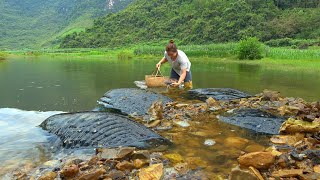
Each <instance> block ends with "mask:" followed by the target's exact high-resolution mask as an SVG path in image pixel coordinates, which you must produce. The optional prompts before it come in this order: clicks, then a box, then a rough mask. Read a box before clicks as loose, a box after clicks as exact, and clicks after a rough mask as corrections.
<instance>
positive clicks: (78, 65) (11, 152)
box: [0, 57, 320, 176]
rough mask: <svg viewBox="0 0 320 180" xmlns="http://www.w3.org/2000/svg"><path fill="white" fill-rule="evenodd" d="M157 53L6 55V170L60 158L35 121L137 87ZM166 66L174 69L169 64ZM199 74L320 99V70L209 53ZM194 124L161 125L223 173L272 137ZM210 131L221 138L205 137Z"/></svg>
mask: <svg viewBox="0 0 320 180" xmlns="http://www.w3.org/2000/svg"><path fill="white" fill-rule="evenodd" d="M157 61H158V59H153V60H140V59H136V60H132V61H118V60H112V59H103V58H100V59H85V58H49V57H36V58H32V57H28V58H13V59H9V60H7V61H0V84H1V86H0V162H1V164H0V169H1V171H0V176H1V175H2V174H4V173H5V172H9V171H10V170H13V169H14V168H16V167H18V166H19V164H26V163H30V162H31V163H33V164H41V163H42V162H44V161H47V160H49V159H50V158H53V157H50V154H47V148H48V138H50V136H49V135H48V134H47V133H46V132H45V131H42V130H41V129H40V128H38V127H36V126H37V125H39V124H40V123H41V122H42V121H43V120H44V119H45V118H46V117H48V116H50V115H53V114H55V113H58V112H56V111H65V112H73V111H83V110H91V109H93V108H94V107H95V106H96V104H97V102H96V101H97V100H98V99H99V98H100V97H101V96H102V95H103V94H104V93H105V92H106V91H108V90H110V89H114V88H127V87H135V84H134V83H133V82H134V81H137V80H142V79H144V75H145V74H149V73H151V71H152V69H153V68H154V65H155V63H156V62H157ZM162 71H163V73H164V74H169V71H170V68H169V66H164V67H162ZM192 75H193V84H194V88H205V87H217V88H218V87H219V88H220V87H230V88H235V89H239V90H242V91H245V92H247V93H252V94H255V93H259V92H261V91H262V90H263V89H272V90H277V91H280V92H281V94H282V95H285V96H294V97H302V98H304V99H306V100H309V101H316V100H319V94H318V92H320V84H319V83H318V80H319V79H320V74H319V73H317V72H306V71H298V70H297V71H294V72H293V71H286V70H284V69H283V68H281V69H271V68H267V67H265V66H262V65H261V66H259V65H254V66H253V65H246V64H240V63H233V64H231V63H222V62H213V61H210V60H204V61H194V62H192ZM15 108H18V109H15ZM19 109H23V110H19ZM38 111H42V112H38ZM190 124H191V127H188V128H175V129H173V130H171V131H169V132H165V133H162V134H163V135H164V136H166V137H168V138H170V139H172V140H173V141H174V142H175V143H176V144H177V146H176V147H175V148H173V149H171V150H170V152H173V153H179V154H181V155H183V156H184V158H186V159H188V158H189V159H190V158H191V159H192V158H196V159H198V160H199V159H200V160H199V161H201V162H205V164H207V167H206V170H208V171H210V172H213V173H216V174H221V175H223V176H225V175H226V174H227V173H228V171H229V170H230V169H231V168H232V167H233V166H235V164H236V158H237V156H238V155H239V153H240V151H241V150H244V149H245V148H246V147H247V146H249V145H253V144H255V145H256V144H261V145H267V143H268V141H267V138H266V137H263V136H256V135H254V134H252V133H251V132H248V131H246V130H243V129H241V128H238V127H234V126H231V125H226V124H224V123H220V122H218V121H217V120H216V119H215V118H214V117H212V116H207V117H199V119H194V120H193V121H192V122H190ZM199 134H200V135H199ZM228 137H241V138H245V139H248V140H249V142H248V143H246V146H244V147H241V148H239V147H237V148H236V147H228V146H226V145H225V142H224V141H225V139H227V138H228ZM208 139H209V140H213V141H214V142H215V144H214V145H213V146H206V145H204V142H205V140H208Z"/></svg>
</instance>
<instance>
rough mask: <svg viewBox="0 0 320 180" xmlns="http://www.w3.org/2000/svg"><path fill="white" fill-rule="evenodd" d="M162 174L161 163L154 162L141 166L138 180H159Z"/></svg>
mask: <svg viewBox="0 0 320 180" xmlns="http://www.w3.org/2000/svg"><path fill="white" fill-rule="evenodd" d="M162 176H163V164H154V165H151V166H149V167H147V168H142V169H141V170H140V172H139V179H140V180H160V179H161V178H162Z"/></svg>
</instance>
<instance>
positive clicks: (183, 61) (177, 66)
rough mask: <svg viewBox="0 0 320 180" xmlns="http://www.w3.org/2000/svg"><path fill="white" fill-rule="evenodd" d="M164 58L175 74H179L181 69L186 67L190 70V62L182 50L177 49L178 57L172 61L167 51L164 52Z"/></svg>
mask: <svg viewBox="0 0 320 180" xmlns="http://www.w3.org/2000/svg"><path fill="white" fill-rule="evenodd" d="M164 58H166V60H168V62H169V63H170V64H171V67H172V69H173V70H174V71H175V72H176V73H177V74H179V75H181V69H187V71H190V68H191V62H190V61H189V59H188V57H187V55H186V54H185V53H184V52H183V51H181V50H178V57H177V59H176V60H175V61H173V60H172V59H171V57H170V56H168V53H167V51H165V52H164Z"/></svg>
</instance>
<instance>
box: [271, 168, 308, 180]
mask: <svg viewBox="0 0 320 180" xmlns="http://www.w3.org/2000/svg"><path fill="white" fill-rule="evenodd" d="M302 174H303V170H302V169H281V170H279V171H274V172H272V176H273V177H282V178H289V177H297V176H300V175H302Z"/></svg>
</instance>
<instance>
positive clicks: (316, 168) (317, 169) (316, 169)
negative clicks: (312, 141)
mask: <svg viewBox="0 0 320 180" xmlns="http://www.w3.org/2000/svg"><path fill="white" fill-rule="evenodd" d="M313 171H314V172H316V173H320V165H316V166H314V167H313Z"/></svg>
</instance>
